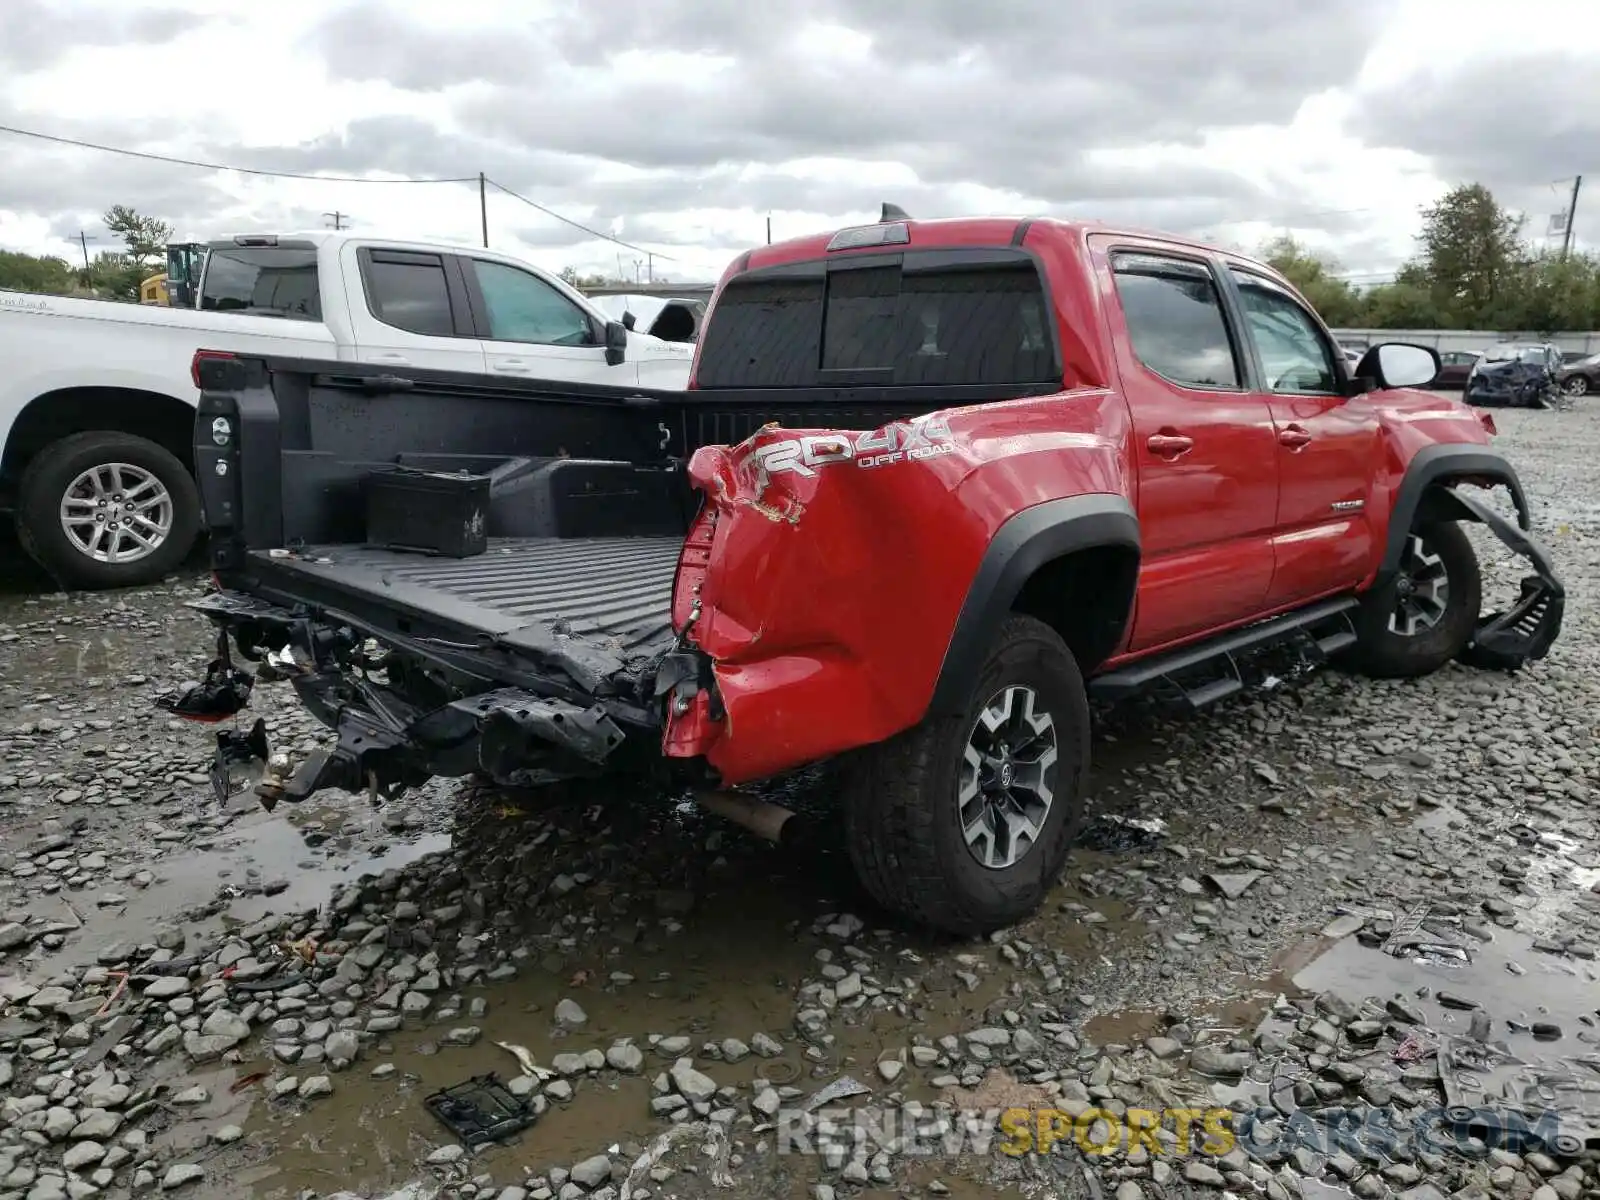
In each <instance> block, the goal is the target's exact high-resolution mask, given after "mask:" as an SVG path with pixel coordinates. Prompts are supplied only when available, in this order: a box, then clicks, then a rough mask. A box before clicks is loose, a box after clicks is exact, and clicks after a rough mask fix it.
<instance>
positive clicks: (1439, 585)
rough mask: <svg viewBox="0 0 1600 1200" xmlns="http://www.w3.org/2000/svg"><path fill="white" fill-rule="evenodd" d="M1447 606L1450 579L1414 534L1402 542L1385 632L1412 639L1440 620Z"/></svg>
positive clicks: (1442, 563)
mask: <svg viewBox="0 0 1600 1200" xmlns="http://www.w3.org/2000/svg"><path fill="white" fill-rule="evenodd" d="M1449 606H1450V576H1449V573H1448V572H1447V571H1446V570H1445V566H1444V560H1443V559H1441V558H1440V557H1439V556H1438V555H1437V554H1435V553H1434V552H1433V551H1432V550H1431V549H1429V547H1428V544H1427V543H1426V542H1424V541H1423V540H1422V538H1420V537H1419V536H1418V535H1416V534H1412V535H1411V536H1410V537H1408V538H1407V539H1406V548H1405V553H1404V554H1403V555H1402V556H1401V558H1400V575H1399V578H1398V579H1396V580H1395V604H1394V609H1393V611H1391V612H1390V613H1389V632H1391V633H1398V634H1399V635H1400V636H1401V637H1416V636H1417V635H1418V634H1419V633H1426V632H1427V631H1428V630H1430V629H1432V628H1433V627H1434V626H1435V625H1437V624H1438V623H1439V622H1440V621H1442V620H1444V614H1445V610H1446V609H1448V608H1449Z"/></svg>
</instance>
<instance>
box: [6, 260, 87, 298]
mask: <svg viewBox="0 0 1600 1200" xmlns="http://www.w3.org/2000/svg"><path fill="white" fill-rule="evenodd" d="M76 283H77V278H76V276H75V275H74V273H73V270H72V268H71V267H70V266H68V265H67V262H66V260H65V259H61V258H55V257H52V256H51V255H47V254H45V255H33V254H23V253H20V252H19V251H15V250H0V289H5V290H9V291H17V292H43V293H46V294H47V295H54V296H63V295H66V294H68V293H69V292H71V291H72V290H73V289H74V287H75V285H76Z"/></svg>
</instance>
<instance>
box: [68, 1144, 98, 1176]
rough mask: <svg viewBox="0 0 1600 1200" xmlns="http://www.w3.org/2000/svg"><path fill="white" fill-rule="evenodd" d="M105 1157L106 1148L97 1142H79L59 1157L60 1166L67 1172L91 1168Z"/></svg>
mask: <svg viewBox="0 0 1600 1200" xmlns="http://www.w3.org/2000/svg"><path fill="white" fill-rule="evenodd" d="M105 1156H106V1148H105V1147H104V1146H102V1145H101V1144H100V1143H99V1142H79V1143H78V1144H77V1145H75V1146H72V1147H71V1148H69V1149H68V1150H67V1152H66V1153H65V1154H63V1155H62V1156H61V1165H62V1166H63V1167H65V1168H66V1169H67V1170H69V1171H81V1170H83V1169H84V1168H85V1167H92V1166H94V1164H95V1163H97V1162H99V1161H100V1160H101V1159H102V1158H104V1157H105Z"/></svg>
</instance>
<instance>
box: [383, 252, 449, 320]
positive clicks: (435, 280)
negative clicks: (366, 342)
mask: <svg viewBox="0 0 1600 1200" xmlns="http://www.w3.org/2000/svg"><path fill="white" fill-rule="evenodd" d="M367 298H368V299H369V300H370V301H371V302H372V312H373V315H374V316H376V317H377V318H378V320H380V321H382V322H383V323H384V324H385V325H393V326H394V327H395V328H396V329H404V330H405V331H406V332H408V333H420V334H424V335H426V336H431V337H450V336H452V335H453V334H454V333H455V318H454V316H453V314H452V311H451V308H450V288H449V285H447V284H446V283H445V278H444V263H443V261H441V260H440V259H439V258H438V257H436V256H434V255H420V254H419V255H408V256H406V257H404V258H402V257H401V256H399V255H394V256H392V257H391V256H383V257H380V256H379V255H377V254H373V255H372V256H371V257H370V258H369V259H368V260H367Z"/></svg>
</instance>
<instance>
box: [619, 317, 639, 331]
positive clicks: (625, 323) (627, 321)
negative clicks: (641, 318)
mask: <svg viewBox="0 0 1600 1200" xmlns="http://www.w3.org/2000/svg"><path fill="white" fill-rule="evenodd" d="M637 324H638V322H637V321H635V320H634V319H633V314H632V313H631V312H625V313H623V314H622V327H623V328H624V329H626V330H628V331H629V332H630V333H631V332H632V331H633V327H634V326H635V325H637Z"/></svg>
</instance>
